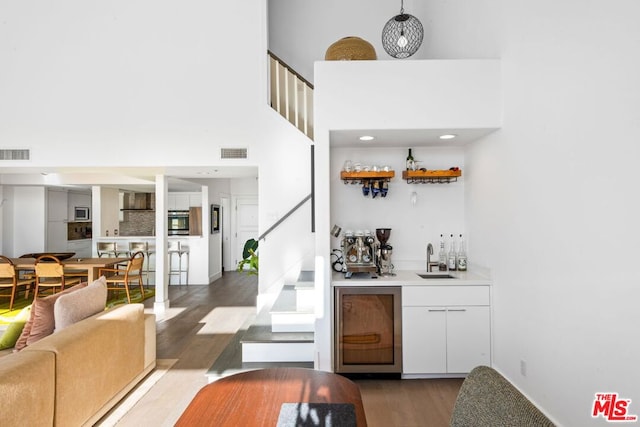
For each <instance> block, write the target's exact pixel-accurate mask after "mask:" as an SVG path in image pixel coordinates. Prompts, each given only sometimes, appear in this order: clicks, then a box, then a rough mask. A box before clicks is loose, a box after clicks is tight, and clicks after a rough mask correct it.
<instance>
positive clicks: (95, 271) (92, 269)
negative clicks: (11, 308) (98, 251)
mask: <svg viewBox="0 0 640 427" xmlns="http://www.w3.org/2000/svg"><path fill="white" fill-rule="evenodd" d="M11 261H13V263H14V265H15V267H16V269H17V270H21V271H35V265H36V259H35V258H11ZM127 261H129V258H122V257H117V258H106V257H103V258H68V259H65V260H61V261H60V263H61V264H62V265H63V266H64V268H65V269H70V270H74V271H81V272H86V273H87V282H88V283H91V282H93V281H94V280H96V279H97V278H98V277H100V276H99V274H100V269H101V268H113V266H115V265H116V264H121V263H126V262H127Z"/></svg>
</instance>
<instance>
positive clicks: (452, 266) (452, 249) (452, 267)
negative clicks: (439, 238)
mask: <svg viewBox="0 0 640 427" xmlns="http://www.w3.org/2000/svg"><path fill="white" fill-rule="evenodd" d="M447 267H449V271H456V242H455V241H454V240H453V234H452V235H451V241H450V243H449V257H448V260H447Z"/></svg>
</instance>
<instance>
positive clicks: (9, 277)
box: [0, 255, 35, 311]
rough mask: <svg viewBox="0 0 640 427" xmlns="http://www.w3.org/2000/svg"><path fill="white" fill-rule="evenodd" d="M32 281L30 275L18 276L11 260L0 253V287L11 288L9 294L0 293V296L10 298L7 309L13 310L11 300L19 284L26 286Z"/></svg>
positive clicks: (33, 281)
mask: <svg viewBox="0 0 640 427" xmlns="http://www.w3.org/2000/svg"><path fill="white" fill-rule="evenodd" d="M34 283H35V279H34V278H32V277H29V278H20V277H19V276H18V272H17V271H16V266H15V265H14V264H13V261H11V260H10V259H9V258H7V257H5V256H2V255H0V289H11V294H2V295H0V296H2V297H8V298H11V302H9V311H11V310H13V301H14V300H15V298H16V293H17V292H18V288H19V287H20V286H24V287H25V288H28V287H30V286H31V285H33V284H34Z"/></svg>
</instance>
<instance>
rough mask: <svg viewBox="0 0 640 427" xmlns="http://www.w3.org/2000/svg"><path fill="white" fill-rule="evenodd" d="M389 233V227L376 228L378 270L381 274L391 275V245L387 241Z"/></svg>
mask: <svg viewBox="0 0 640 427" xmlns="http://www.w3.org/2000/svg"><path fill="white" fill-rule="evenodd" d="M390 234H391V229H390V228H376V237H377V238H378V242H380V244H379V245H378V272H379V274H380V275H381V276H393V275H394V274H393V264H391V254H392V252H393V247H391V245H389V244H388V243H387V242H388V241H389V235H390Z"/></svg>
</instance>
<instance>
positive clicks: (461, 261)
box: [457, 234, 467, 271]
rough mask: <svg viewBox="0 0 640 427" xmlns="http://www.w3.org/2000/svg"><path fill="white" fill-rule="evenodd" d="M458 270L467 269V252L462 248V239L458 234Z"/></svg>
mask: <svg viewBox="0 0 640 427" xmlns="http://www.w3.org/2000/svg"><path fill="white" fill-rule="evenodd" d="M457 263H458V271H467V253H466V252H465V250H464V239H463V238H462V234H461V235H460V247H459V248H458V261H457Z"/></svg>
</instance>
